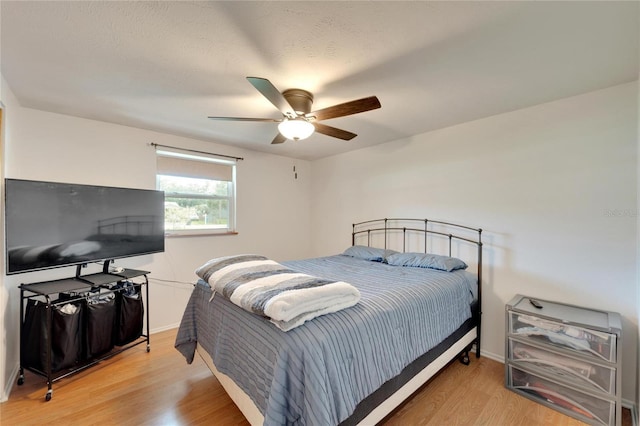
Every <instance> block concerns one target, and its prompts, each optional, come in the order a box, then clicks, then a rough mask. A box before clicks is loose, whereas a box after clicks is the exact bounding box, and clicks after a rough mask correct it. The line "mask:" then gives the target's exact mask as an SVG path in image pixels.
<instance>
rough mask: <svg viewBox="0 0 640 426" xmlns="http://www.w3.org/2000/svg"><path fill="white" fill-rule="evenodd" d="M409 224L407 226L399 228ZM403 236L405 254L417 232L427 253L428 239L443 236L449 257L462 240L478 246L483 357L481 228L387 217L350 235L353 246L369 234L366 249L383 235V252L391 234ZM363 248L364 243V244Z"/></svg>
mask: <svg viewBox="0 0 640 426" xmlns="http://www.w3.org/2000/svg"><path fill="white" fill-rule="evenodd" d="M399 225H406V226H399ZM400 232H401V233H402V251H403V252H405V251H406V249H407V242H408V236H409V235H412V234H414V233H418V235H421V236H422V238H423V239H424V252H425V253H427V252H428V251H427V248H428V245H427V242H428V241H429V237H442V238H447V239H448V248H449V253H448V255H449V256H451V253H452V244H453V242H454V241H461V242H465V243H469V244H472V245H475V246H476V247H477V267H478V303H477V309H476V312H474V315H476V318H477V321H478V330H477V333H478V334H477V339H476V340H477V341H476V356H478V357H479V356H480V316H481V314H482V311H481V310H482V229H481V228H472V227H470V226H466V225H459V224H456V223H451V222H443V221H439V220H430V219H404V218H384V219H374V220H367V221H364V222H359V223H354V224H353V230H352V233H351V245H354V246H355V245H356V240H357V239H358V237H364V235H365V234H366V240H367V244H366V245H367V246H371V243H372V235H373V236H376V235H380V234H382V237H383V239H384V247H383V248H384V249H386V248H387V241H388V239H389V237H390V236H391V235H397V234H398V233H400ZM363 245H364V244H363Z"/></svg>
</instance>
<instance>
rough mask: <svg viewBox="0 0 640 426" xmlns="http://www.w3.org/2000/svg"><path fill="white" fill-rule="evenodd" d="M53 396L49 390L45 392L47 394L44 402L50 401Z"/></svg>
mask: <svg viewBox="0 0 640 426" xmlns="http://www.w3.org/2000/svg"><path fill="white" fill-rule="evenodd" d="M52 396H53V391H52V390H51V389H50V390H48V391H47V394H46V395H45V396H44V399H45V400H46V401H51V397H52Z"/></svg>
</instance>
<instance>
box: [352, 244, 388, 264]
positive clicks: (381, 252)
mask: <svg viewBox="0 0 640 426" xmlns="http://www.w3.org/2000/svg"><path fill="white" fill-rule="evenodd" d="M394 253H397V251H395V250H387V249H381V248H376V247H367V246H351V247H349V248H348V249H346V250H345V251H344V253H342V254H344V255H345V256H351V257H357V258H358V259H364V260H373V261H374V262H384V260H385V258H386V257H387V256H389V255H391V254H394Z"/></svg>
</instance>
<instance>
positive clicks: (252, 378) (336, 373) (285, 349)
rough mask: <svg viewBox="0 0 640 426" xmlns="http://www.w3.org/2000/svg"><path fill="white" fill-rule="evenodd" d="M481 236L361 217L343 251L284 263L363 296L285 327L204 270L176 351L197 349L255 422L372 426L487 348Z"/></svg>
mask: <svg viewBox="0 0 640 426" xmlns="http://www.w3.org/2000/svg"><path fill="white" fill-rule="evenodd" d="M481 235H482V230H481V229H476V228H471V227H467V226H463V225H457V224H453V223H448V222H442V221H432V220H428V219H388V218H386V219H379V220H371V221H366V222H360V223H356V224H353V227H352V238H351V246H350V247H348V248H347V249H346V250H345V251H344V252H343V253H340V254H336V255H332V256H326V257H320V258H314V259H305V260H295V261H289V262H283V263H282V264H283V265H284V266H285V267H286V268H289V269H291V270H293V271H296V272H300V273H302V274H308V275H309V276H315V277H323V278H326V279H328V280H339V281H341V282H346V283H349V284H350V285H353V286H354V287H355V288H356V289H357V290H358V293H359V300H358V302H357V303H356V304H355V305H353V306H351V307H348V308H345V309H341V310H339V311H337V312H334V313H329V314H326V315H321V316H318V317H316V318H314V319H312V320H309V321H306V322H304V323H303V324H302V325H299V326H297V327H295V328H293V329H291V330H289V331H286V332H284V331H282V330H281V329H280V328H278V327H276V326H274V323H272V322H271V321H270V319H269V318H267V317H264V316H262V315H256V314H254V313H250V312H247V311H246V310H243V309H240V308H239V307H238V306H237V305H236V304H234V303H232V302H231V301H230V299H229V298H226V297H222V296H220V295H218V292H217V291H214V289H213V288H212V284H211V283H212V280H211V279H210V278H208V277H207V279H208V281H209V282H207V281H206V280H204V279H200V280H199V281H198V283H197V284H196V285H195V287H194V290H193V293H192V295H191V297H190V300H189V302H188V304H187V307H186V309H185V312H184V315H183V319H182V322H181V324H180V328H179V330H178V335H177V337H176V345H175V346H176V349H178V350H179V351H180V352H181V353H182V354H183V355H184V357H185V359H186V360H187V362H189V363H191V362H192V361H193V359H194V356H195V353H196V352H197V353H198V354H199V355H200V356H201V357H202V359H203V360H204V361H205V362H206V363H207V365H208V366H209V368H210V369H211V371H212V372H213V374H214V375H215V376H216V377H217V378H218V380H219V381H220V383H221V384H222V385H223V387H224V388H225V390H226V391H227V393H228V394H229V396H230V397H231V398H232V399H233V401H234V402H235V403H236V405H237V406H238V407H239V408H240V410H241V411H242V413H243V414H244V416H245V417H246V418H247V420H248V421H249V423H251V424H252V425H260V424H265V425H284V424H292V425H319V424H322V425H356V424H361V425H371V424H375V423H377V422H379V421H380V420H382V419H383V418H384V417H385V416H387V415H388V414H389V413H390V412H392V411H393V410H394V409H395V408H396V407H397V406H398V405H400V404H401V403H402V402H403V401H404V400H405V399H407V398H408V397H409V396H410V395H411V394H412V393H413V392H415V390H417V389H418V388H419V387H420V386H422V385H423V384H424V383H426V382H427V381H428V380H429V379H430V378H431V377H433V376H434V375H435V374H436V373H437V372H438V371H440V370H441V369H442V368H443V367H444V366H446V365H447V364H448V363H449V362H450V361H451V360H453V359H455V358H457V357H460V358H461V360H462V361H463V362H465V363H468V362H469V355H468V354H469V351H471V350H472V348H473V347H474V346H475V355H476V357H479V356H480V319H481V300H482V291H481V289H482V285H481V277H482V241H481ZM436 251H439V252H440V253H441V254H435V252H436ZM464 257H466V259H465V260H462V259H461V258H464ZM467 262H468V264H470V265H475V268H473V267H467ZM472 270H473V272H472ZM201 278H202V277H201ZM215 285H216V283H215V282H213V287H214V288H216V289H217V287H216V286H215Z"/></svg>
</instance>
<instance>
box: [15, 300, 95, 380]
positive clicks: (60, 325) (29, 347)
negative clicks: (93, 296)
mask: <svg viewBox="0 0 640 426" xmlns="http://www.w3.org/2000/svg"><path fill="white" fill-rule="evenodd" d="M73 305H74V306H75V307H76V311H75V312H74V313H64V312H62V311H61V310H60V309H61V305H52V306H51V307H50V309H51V336H50V335H49V328H48V326H47V315H48V310H49V308H48V307H47V304H46V303H44V302H40V301H37V300H33V299H29V300H28V301H27V308H26V311H25V318H24V323H23V328H24V330H23V331H24V332H23V335H22V336H23V342H22V352H21V353H22V355H21V356H22V364H23V365H24V366H25V367H30V368H34V369H36V370H39V371H42V372H46V366H47V350H48V345H49V340H51V372H57V371H60V370H63V369H65V368H71V367H73V366H74V365H76V364H77V363H78V362H79V361H81V360H82V359H83V350H82V349H83V344H82V343H83V342H82V335H83V333H82V329H83V315H82V314H83V305H82V304H81V303H73Z"/></svg>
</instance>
